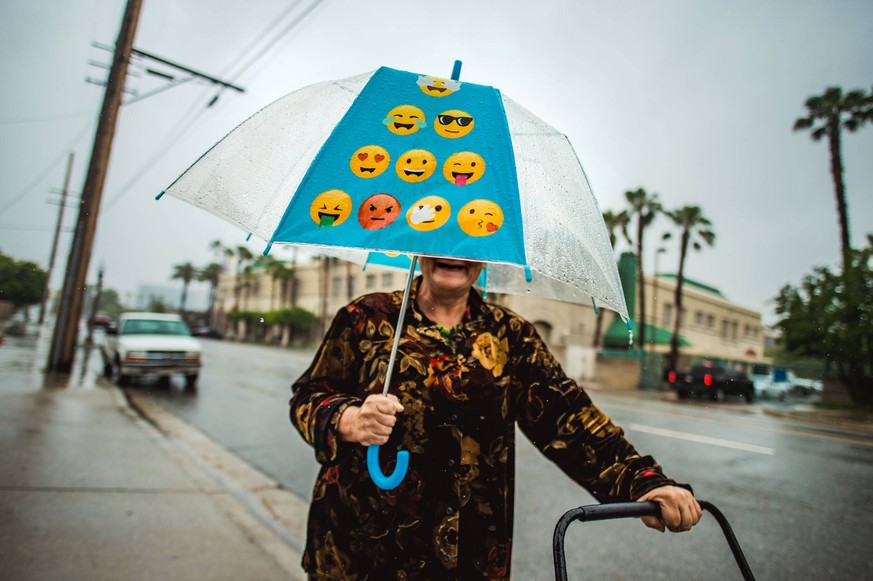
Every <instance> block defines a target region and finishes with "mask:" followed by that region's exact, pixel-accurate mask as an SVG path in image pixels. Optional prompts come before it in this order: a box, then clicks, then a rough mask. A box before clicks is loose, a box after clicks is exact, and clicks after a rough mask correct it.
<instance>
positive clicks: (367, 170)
mask: <svg viewBox="0 0 873 581" xmlns="http://www.w3.org/2000/svg"><path fill="white" fill-rule="evenodd" d="M374 171H376V168H375V167H362V168H361V173H373V172H374Z"/></svg>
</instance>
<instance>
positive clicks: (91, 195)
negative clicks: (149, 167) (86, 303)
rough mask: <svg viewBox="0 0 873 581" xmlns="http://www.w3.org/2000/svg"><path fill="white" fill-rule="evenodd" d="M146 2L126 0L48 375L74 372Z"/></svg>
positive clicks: (77, 224)
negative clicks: (99, 226)
mask: <svg viewBox="0 0 873 581" xmlns="http://www.w3.org/2000/svg"><path fill="white" fill-rule="evenodd" d="M142 2H143V0H127V7H126V8H125V10H124V17H123V19H122V22H121V30H120V31H119V33H118V40H117V42H116V43H115V54H114V56H113V59H112V68H111V69H110V71H109V81H108V82H107V84H106V92H105V93H104V96H103V106H102V108H101V110H100V120H99V122H98V124H97V135H96V136H95V137H94V147H93V149H92V150H91V162H90V164H89V165H88V173H87V176H86V178H85V185H84V187H83V188H82V199H81V203H80V206H79V218H78V220H77V222H76V230H75V234H74V235H73V243H72V244H71V247H70V257H69V260H68V262H67V273H66V277H65V278H64V286H63V290H62V291H61V301H60V306H59V309H58V316H57V319H56V322H55V329H54V335H53V337H52V344H51V349H50V353H49V360H48V366H47V367H48V370H50V371H57V372H61V373H69V372H70V370H71V369H72V367H73V357H74V355H75V350H76V347H77V343H78V341H77V339H78V331H79V319H80V317H81V314H82V303H83V297H84V294H85V293H84V291H85V288H86V284H85V279H86V277H87V275H88V266H89V263H90V262H91V250H92V246H93V244H94V234H95V232H96V230H97V216H98V214H99V212H100V202H101V200H102V198H103V186H104V183H105V181H106V173H107V168H108V166H109V154H110V152H111V150H112V141H113V138H114V137H115V126H116V122H117V120H118V110H119V109H120V107H121V97H122V91H123V89H124V81H125V77H126V76H127V66H128V64H129V62H130V55H131V51H132V50H133V39H134V36H135V35H136V27H137V23H138V21H139V14H140V12H141V9H142Z"/></svg>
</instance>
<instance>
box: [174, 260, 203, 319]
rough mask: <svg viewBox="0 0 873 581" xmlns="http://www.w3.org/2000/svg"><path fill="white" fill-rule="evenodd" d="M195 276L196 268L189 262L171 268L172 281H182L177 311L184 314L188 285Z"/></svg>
mask: <svg viewBox="0 0 873 581" xmlns="http://www.w3.org/2000/svg"><path fill="white" fill-rule="evenodd" d="M196 276H197V268H196V267H195V266H194V265H193V264H191V263H190V262H185V263H182V264H177V265H175V266H174V267H173V276H172V277H171V278H172V280H179V279H181V280H182V298H181V299H180V300H179V310H180V311H181V312H182V314H183V315H184V314H185V303H186V302H187V300H188V285H189V284H191V281H192V280H194V278H196Z"/></svg>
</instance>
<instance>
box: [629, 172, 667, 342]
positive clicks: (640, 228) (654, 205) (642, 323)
mask: <svg viewBox="0 0 873 581" xmlns="http://www.w3.org/2000/svg"><path fill="white" fill-rule="evenodd" d="M624 197H625V199H626V200H627V202H628V203H629V204H630V217H636V220H637V237H636V246H637V288H638V289H639V301H638V302H637V306H638V308H639V318H638V323H639V333H640V345H641V346H642V347H645V346H646V285H645V284H643V282H644V281H643V256H645V255H644V254H643V232H644V231H645V229H646V228H647V227H648V226H649V225H650V224H651V223H652V221H653V220H654V219H655V216H657V215H658V214H659V213H660V212H661V211H662V207H661V202H660V201H658V194H654V193H653V194H652V195H649V193H648V192H646V190H644V189H643V188H639V189H638V190H634V191H627V192H625V193H624Z"/></svg>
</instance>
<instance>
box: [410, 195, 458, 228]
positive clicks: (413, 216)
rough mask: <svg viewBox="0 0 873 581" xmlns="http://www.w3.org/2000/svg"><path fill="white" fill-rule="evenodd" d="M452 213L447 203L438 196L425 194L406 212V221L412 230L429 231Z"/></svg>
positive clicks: (437, 226)
mask: <svg viewBox="0 0 873 581" xmlns="http://www.w3.org/2000/svg"><path fill="white" fill-rule="evenodd" d="M451 213H452V208H451V206H449V203H448V202H447V201H446V200H445V199H444V198H441V197H439V196H425V197H423V198H422V199H420V200H419V201H417V202H415V203H414V204H413V205H412V206H411V207H410V208H409V210H407V212H406V221H407V222H408V223H409V225H410V226H411V227H412V229H413V230H418V231H419V232H430V231H431V230H436V229H437V228H439V227H440V226H442V225H443V224H445V223H446V222H447V221H448V219H449V216H450V215H451Z"/></svg>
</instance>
